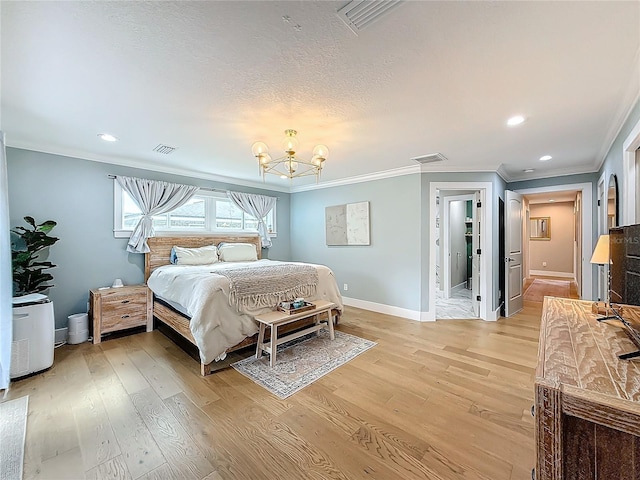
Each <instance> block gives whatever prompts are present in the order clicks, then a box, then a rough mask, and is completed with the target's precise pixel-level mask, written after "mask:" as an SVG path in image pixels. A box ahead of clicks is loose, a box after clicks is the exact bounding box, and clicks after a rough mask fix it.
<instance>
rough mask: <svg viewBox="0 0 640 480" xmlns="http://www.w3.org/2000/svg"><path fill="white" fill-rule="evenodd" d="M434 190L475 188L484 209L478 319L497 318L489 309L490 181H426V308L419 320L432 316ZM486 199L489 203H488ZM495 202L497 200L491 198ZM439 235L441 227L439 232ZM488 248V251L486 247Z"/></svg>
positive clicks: (433, 311)
mask: <svg viewBox="0 0 640 480" xmlns="http://www.w3.org/2000/svg"><path fill="white" fill-rule="evenodd" d="M438 190H479V191H480V199H481V200H480V201H481V202H482V204H483V205H485V206H486V208H482V209H481V210H480V225H481V226H482V231H481V232H480V238H481V248H482V249H484V251H485V253H484V254H482V255H480V272H482V273H481V274H482V275H484V278H485V281H482V282H481V285H480V318H481V319H483V320H494V321H495V320H497V319H498V316H497V312H495V311H493V294H494V288H493V287H494V286H493V283H494V269H493V254H492V253H491V252H492V249H493V236H494V228H493V209H494V194H493V183H492V182H429V310H427V311H426V312H423V313H422V315H421V320H426V321H433V320H435V319H436V249H435V245H436V215H437V211H438V210H437V209H438V207H437V205H436V196H437V191H438ZM489 202H490V203H491V204H490V205H489ZM495 202H497V200H495ZM440 238H442V229H441V231H440ZM490 249H491V250H490Z"/></svg>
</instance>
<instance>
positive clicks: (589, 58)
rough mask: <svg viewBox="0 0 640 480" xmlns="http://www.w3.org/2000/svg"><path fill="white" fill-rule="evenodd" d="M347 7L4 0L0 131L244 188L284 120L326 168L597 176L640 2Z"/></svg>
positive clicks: (630, 58)
mask: <svg viewBox="0 0 640 480" xmlns="http://www.w3.org/2000/svg"><path fill="white" fill-rule="evenodd" d="M344 4H345V2H330V1H318V2H314V1H283V2H272V1H269V2H262V1H258V2H249V1H233V2H224V1H215V2H188V1H185V2H178V3H170V2H56V1H53V2H11V1H3V2H0V14H1V22H2V24H1V40H2V46H1V47H2V52H1V53H2V59H1V62H2V64H1V67H2V85H1V94H2V99H1V101H2V103H1V110H0V111H1V118H0V121H1V127H2V129H3V130H4V131H5V132H6V137H7V144H8V145H10V146H16V147H22V148H31V149H34V150H40V151H46V152H52V153H59V154H65V155H73V156H79V157H83V158H89V159H94V160H102V161H108V162H113V163H121V164H131V165H138V166H144V167H147V168H157V169H160V170H167V171H183V172H184V173H187V174H191V175H200V176H205V177H206V176H211V175H220V176H226V177H232V178H235V179H239V180H241V181H256V182H259V181H260V177H259V175H258V168H257V164H256V161H255V159H254V158H253V157H252V156H251V151H250V148H251V144H252V143H253V142H254V141H256V140H262V141H264V142H266V143H267V144H268V145H269V146H270V148H271V152H272V154H274V153H275V154H277V155H278V156H279V153H280V152H279V150H280V143H281V140H282V137H283V131H284V130H285V129H286V128H294V129H296V130H298V132H299V133H298V137H299V140H300V153H301V154H302V155H303V156H307V157H310V156H311V150H312V149H313V146H314V145H315V144H316V143H325V144H326V145H328V147H329V151H330V155H329V158H328V160H327V163H326V167H325V170H324V172H323V180H325V181H331V180H338V179H341V178H345V177H351V176H357V175H363V174H369V173H374V172H380V171H385V170H390V169H398V168H407V167H412V166H413V167H415V168H417V167H416V165H417V164H416V163H415V162H413V161H411V158H412V157H416V156H420V155H424V154H428V153H434V152H441V153H442V154H443V155H445V156H446V157H447V159H448V160H447V161H446V162H440V163H437V164H434V165H432V166H427V167H425V168H426V169H427V170H429V169H434V170H438V171H463V170H467V171H468V170H472V171H474V170H498V169H499V171H500V172H501V174H502V175H503V176H505V177H506V178H507V179H508V180H514V179H521V178H536V177H542V176H551V175H555V174H560V173H572V172H584V171H594V170H596V169H597V168H598V166H599V165H600V163H601V161H602V158H603V155H604V154H605V153H606V150H607V149H608V147H609V146H610V143H611V141H612V140H613V138H614V136H615V134H616V133H617V129H618V128H619V126H620V125H621V123H622V121H623V120H624V115H625V114H626V113H627V109H628V108H629V106H630V105H631V104H632V102H633V101H634V100H635V99H636V98H637V94H638V92H639V91H640V62H639V56H640V28H639V26H640V2H480V1H479V2H406V3H404V4H402V5H401V6H400V7H399V8H396V9H394V10H393V11H392V12H391V13H389V15H387V16H385V17H384V18H382V19H380V20H379V21H378V22H376V23H374V24H373V25H372V26H370V27H368V28H367V29H365V30H363V31H362V32H360V34H359V35H355V34H354V33H353V32H352V31H351V30H349V29H348V28H347V26H346V25H345V24H344V23H343V22H342V21H341V20H340V19H339V18H338V16H337V15H336V11H337V10H338V9H339V8H340V7H342V6H343V5H344ZM283 17H289V19H288V21H287V20H286V19H283ZM518 113H520V114H523V115H525V116H526V117H527V121H526V122H525V123H524V124H522V125H521V126H519V127H516V128H508V127H507V126H506V125H505V121H506V119H507V118H508V117H510V116H511V115H514V114H518ZM100 132H109V133H111V134H113V135H115V136H116V137H118V138H119V141H118V142H116V143H106V142H103V141H101V140H99V139H98V138H97V136H96V135H97V134H98V133H100ZM159 143H164V144H167V145H171V146H174V147H177V150H176V151H175V152H174V153H172V154H171V155H161V154H158V153H156V152H153V151H152V149H153V148H154V147H155V146H156V145H158V144H159ZM545 154H549V155H552V156H553V160H552V161H549V162H545V163H542V162H540V161H539V160H538V158H539V157H540V156H542V155H545ZM274 156H275V155H274ZM525 168H534V169H535V171H534V172H533V173H529V174H525V173H523V172H522V170H523V169H525ZM268 181H269V182H273V184H274V185H280V186H282V187H286V186H287V185H288V181H284V182H283V181H282V180H280V179H278V178H277V177H275V176H274V177H273V178H269V179H268ZM309 181H311V182H312V180H310V179H309ZM305 183H306V180H305V179H300V180H297V181H296V182H295V184H296V185H299V184H305Z"/></svg>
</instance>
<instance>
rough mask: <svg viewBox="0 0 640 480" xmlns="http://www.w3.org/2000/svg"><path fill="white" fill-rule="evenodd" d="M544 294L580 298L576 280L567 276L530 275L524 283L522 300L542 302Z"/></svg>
mask: <svg viewBox="0 0 640 480" xmlns="http://www.w3.org/2000/svg"><path fill="white" fill-rule="evenodd" d="M545 296H550V297H562V298H575V299H578V298H580V297H579V296H578V286H577V285H576V282H574V281H573V280H571V279H568V278H559V277H543V276H531V277H530V278H527V279H526V281H525V284H524V301H525V302H533V303H542V301H543V300H544V297H545Z"/></svg>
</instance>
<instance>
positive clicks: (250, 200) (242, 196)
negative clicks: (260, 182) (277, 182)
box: [227, 192, 276, 248]
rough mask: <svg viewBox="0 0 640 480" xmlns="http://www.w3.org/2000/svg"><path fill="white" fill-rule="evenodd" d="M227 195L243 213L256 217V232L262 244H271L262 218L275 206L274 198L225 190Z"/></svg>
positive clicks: (267, 246)
mask: <svg viewBox="0 0 640 480" xmlns="http://www.w3.org/2000/svg"><path fill="white" fill-rule="evenodd" d="M227 196H228V197H229V200H231V201H232V202H233V203H234V204H235V205H236V206H237V207H238V208H240V209H241V210H242V211H243V212H244V213H248V214H249V215H253V216H254V217H255V218H257V219H258V233H259V234H260V238H261V240H262V246H263V247H264V248H269V247H270V246H271V238H270V237H269V230H268V229H267V224H266V223H265V222H264V218H265V217H266V216H267V214H268V213H269V212H270V211H271V210H272V209H273V207H275V205H276V198H275V197H265V196H264V195H254V194H251V193H240V192H227Z"/></svg>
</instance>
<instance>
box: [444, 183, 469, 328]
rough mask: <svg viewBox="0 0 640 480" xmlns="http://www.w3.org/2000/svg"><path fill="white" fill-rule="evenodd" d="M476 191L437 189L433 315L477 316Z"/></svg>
mask: <svg viewBox="0 0 640 480" xmlns="http://www.w3.org/2000/svg"><path fill="white" fill-rule="evenodd" d="M478 195H479V192H463V191H459V190H454V191H445V190H440V191H438V198H439V205H438V207H439V208H438V212H439V217H440V218H441V219H442V221H441V222H440V226H441V228H438V225H436V228H438V234H437V237H438V240H436V248H437V249H438V265H437V272H439V273H440V275H437V278H436V282H437V287H438V288H437V290H436V318H437V319H465V318H478V313H479V306H478V302H477V300H475V298H474V294H475V296H476V297H477V295H478V292H477V290H478V288H477V285H479V278H477V277H478V276H479V274H480V272H479V271H478V269H477V265H478V263H477V262H475V263H474V261H473V259H474V254H473V243H474V235H476V236H477V235H478V231H479V226H478V225H476V224H475V222H474V218H477V217H478V213H477V208H478V207H477V206H476V205H474V197H477V196H478ZM474 267H476V268H474ZM474 277H475V278H474ZM474 280H475V281H476V282H475V284H474ZM474 285H476V288H474ZM474 290H476V291H475V292H474Z"/></svg>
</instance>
